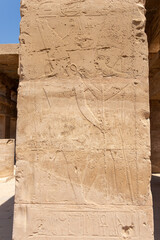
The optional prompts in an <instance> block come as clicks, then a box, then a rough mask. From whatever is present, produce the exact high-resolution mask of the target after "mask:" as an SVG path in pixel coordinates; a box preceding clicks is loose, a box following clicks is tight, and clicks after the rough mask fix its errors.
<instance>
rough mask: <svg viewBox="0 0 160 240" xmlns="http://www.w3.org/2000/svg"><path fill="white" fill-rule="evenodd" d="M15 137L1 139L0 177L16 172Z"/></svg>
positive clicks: (9, 175) (10, 175)
mask: <svg viewBox="0 0 160 240" xmlns="http://www.w3.org/2000/svg"><path fill="white" fill-rule="evenodd" d="M14 150H15V140H14V139H0V178H3V177H12V176H13V174H14Z"/></svg>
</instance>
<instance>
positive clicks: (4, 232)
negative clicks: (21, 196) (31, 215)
mask: <svg viewBox="0 0 160 240" xmlns="http://www.w3.org/2000/svg"><path fill="white" fill-rule="evenodd" d="M13 212H14V197H12V198H10V199H9V200H8V201H6V202H5V203H4V204H2V205H1V206H0V240H12V231H13Z"/></svg>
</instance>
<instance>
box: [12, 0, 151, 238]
mask: <svg viewBox="0 0 160 240" xmlns="http://www.w3.org/2000/svg"><path fill="white" fill-rule="evenodd" d="M21 13H22V21H21V35H20V42H21V47H20V74H21V80H20V85H19V96H18V126H17V173H16V179H17V183H16V198H15V218H14V240H22V239H30V240H39V239H40V240H42V239H43V240H58V239H59V240H64V239H65V240H70V239H76V240H81V239H85V240H90V239H93V238H94V239H96V240H102V239H107V240H111V239H131V240H132V239H134V240H144V239H145V240H151V239H153V236H152V232H153V226H152V201H151V193H150V177H151V167H150V138H149V93H148V44H147V39H146V35H145V33H144V28H145V17H144V13H145V9H144V1H136V0H121V1H119V0H115V1H112V0H108V1H106V0H94V1H91V0H88V1H85V0H74V1H73V0H61V1H57V0H52V1H47V0H46V1H44V0H43V1H42V0H32V1H27V0H26V1H25V0H22V2H21Z"/></svg>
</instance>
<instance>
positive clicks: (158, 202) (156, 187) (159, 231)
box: [151, 175, 160, 240]
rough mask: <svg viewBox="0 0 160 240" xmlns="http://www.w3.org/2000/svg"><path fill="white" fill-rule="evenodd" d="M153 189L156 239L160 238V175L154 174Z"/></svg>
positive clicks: (159, 239)
mask: <svg viewBox="0 0 160 240" xmlns="http://www.w3.org/2000/svg"><path fill="white" fill-rule="evenodd" d="M151 189H152V195H153V211H154V239H155V240H160V175H159V176H155V175H153V176H152V182H151Z"/></svg>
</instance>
